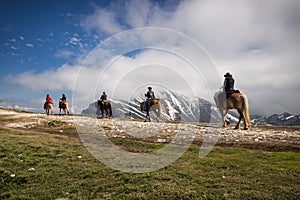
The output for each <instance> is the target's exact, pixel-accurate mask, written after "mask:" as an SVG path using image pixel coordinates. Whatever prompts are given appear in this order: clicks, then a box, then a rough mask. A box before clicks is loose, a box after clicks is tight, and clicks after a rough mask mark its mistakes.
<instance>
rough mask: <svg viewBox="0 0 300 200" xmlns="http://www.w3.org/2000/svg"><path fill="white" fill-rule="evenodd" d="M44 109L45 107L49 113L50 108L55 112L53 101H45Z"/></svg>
mask: <svg viewBox="0 0 300 200" xmlns="http://www.w3.org/2000/svg"><path fill="white" fill-rule="evenodd" d="M44 109H45V111H46V114H47V115H49V114H50V110H51V113H52V114H53V112H54V106H53V103H50V102H46V103H45V106H44Z"/></svg>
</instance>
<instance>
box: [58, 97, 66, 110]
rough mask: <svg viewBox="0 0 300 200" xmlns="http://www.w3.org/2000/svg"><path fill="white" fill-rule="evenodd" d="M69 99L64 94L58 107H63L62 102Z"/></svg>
mask: <svg viewBox="0 0 300 200" xmlns="http://www.w3.org/2000/svg"><path fill="white" fill-rule="evenodd" d="M63 101H67V97H66V95H65V94H62V97H61V98H60V99H59V104H58V108H62V102H63Z"/></svg>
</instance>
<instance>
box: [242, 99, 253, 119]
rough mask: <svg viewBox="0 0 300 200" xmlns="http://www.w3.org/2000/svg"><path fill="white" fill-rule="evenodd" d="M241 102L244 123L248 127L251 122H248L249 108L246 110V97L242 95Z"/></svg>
mask: <svg viewBox="0 0 300 200" xmlns="http://www.w3.org/2000/svg"><path fill="white" fill-rule="evenodd" d="M241 97H242V102H243V115H244V119H245V122H246V123H247V124H248V125H250V123H251V121H250V117H249V108H248V99H247V97H246V95H242V96H241Z"/></svg>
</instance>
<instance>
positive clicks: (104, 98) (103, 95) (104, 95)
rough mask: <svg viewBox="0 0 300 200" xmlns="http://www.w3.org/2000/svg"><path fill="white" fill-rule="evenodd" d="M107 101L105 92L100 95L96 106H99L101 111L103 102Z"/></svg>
mask: <svg viewBox="0 0 300 200" xmlns="http://www.w3.org/2000/svg"><path fill="white" fill-rule="evenodd" d="M106 100H107V95H106V94H105V92H103V93H102V95H101V97H100V99H99V100H98V106H100V109H101V110H102V107H103V104H104V101H106Z"/></svg>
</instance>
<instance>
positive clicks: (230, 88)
mask: <svg viewBox="0 0 300 200" xmlns="http://www.w3.org/2000/svg"><path fill="white" fill-rule="evenodd" d="M224 77H225V80H224V84H223V88H224V91H225V92H226V99H227V98H228V97H229V96H230V95H231V94H232V93H234V91H235V90H234V79H233V77H232V75H231V74H230V73H229V72H227V73H226V74H225V75H224Z"/></svg>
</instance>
